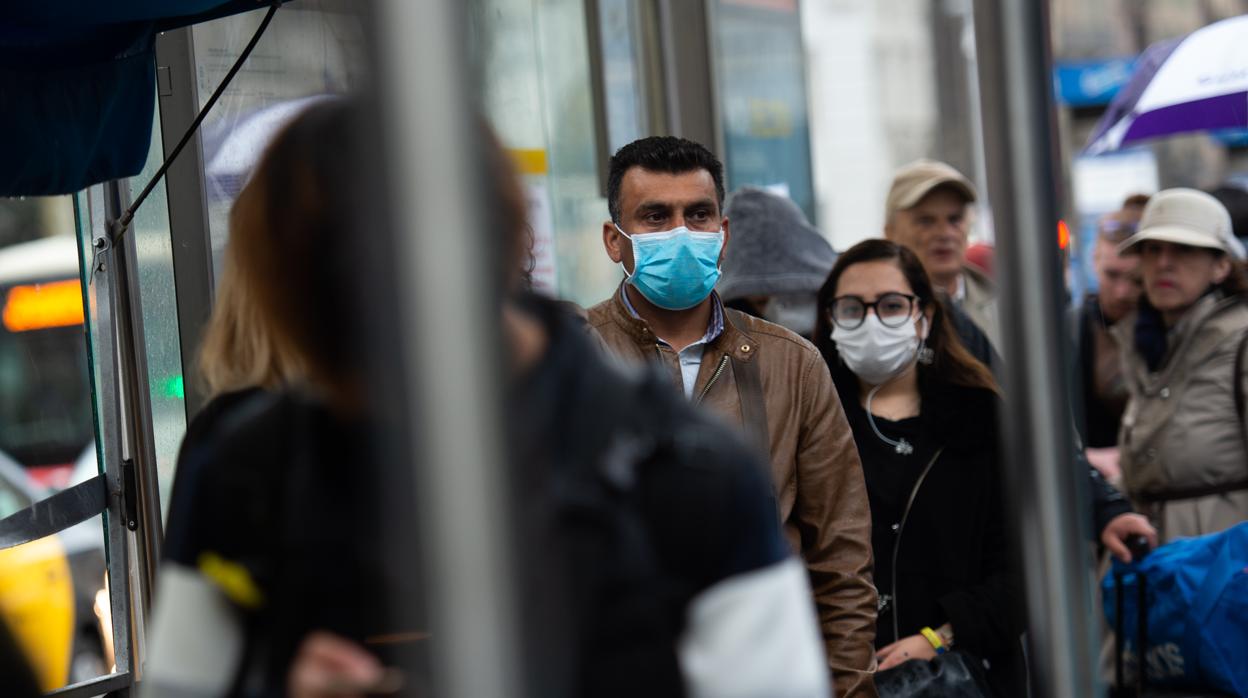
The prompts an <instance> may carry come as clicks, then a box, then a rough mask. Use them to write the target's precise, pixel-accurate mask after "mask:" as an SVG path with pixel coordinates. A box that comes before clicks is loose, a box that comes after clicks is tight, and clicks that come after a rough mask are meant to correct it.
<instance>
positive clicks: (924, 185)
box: [884, 160, 979, 218]
mask: <svg viewBox="0 0 1248 698" xmlns="http://www.w3.org/2000/svg"><path fill="white" fill-rule="evenodd" d="M940 186H949V187H953V188H954V189H955V190H957V191H958V193H960V194H962V195H963V196H965V197H966V200H967V202H968V203H970V202H973V201H975V200H976V199H978V198H979V196H978V195H977V194H976V193H975V185H974V184H971V180H969V179H967V178H966V177H964V176H963V175H962V173H961V172H958V171H957V170H955V169H953V168H952V167H950V166H949V165H947V164H945V163H943V162H939V161H937V160H915V161H914V162H912V163H910V164H908V165H903V166H901V167H900V168H898V170H897V172H896V173H894V174H893V186H891V187H889V189H888V198H887V199H885V200H884V217H885V218H889V217H891V216H892V215H893V214H894V213H896V212H898V211H904V210H906V209H908V208H912V207H913V206H914V205H915V204H917V203H919V202H920V201H922V200H923V197H925V196H927V195H928V193H930V192H931V191H932V190H933V189H935V188H936V187H940Z"/></svg>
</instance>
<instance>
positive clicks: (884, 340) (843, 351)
mask: <svg viewBox="0 0 1248 698" xmlns="http://www.w3.org/2000/svg"><path fill="white" fill-rule="evenodd" d="M923 324H924V327H925V329H924V334H927V331H926V325H927V321H926V318H924V323H923ZM832 341H834V342H836V351H837V353H839V354H840V355H841V360H842V361H844V362H845V365H846V366H848V367H849V370H851V371H853V372H854V375H856V376H858V377H859V378H860V379H862V381H863V382H864V383H866V384H868V385H880V384H882V383H885V382H887V381H888V380H889V379H890V378H893V377H895V376H897V374H899V373H901V372H902V371H903V370H905V369H906V367H907V366H909V365H910V364H912V363H914V361H915V360H916V359H917V358H918V355H919V346H920V344H921V343H922V339H921V338H920V337H919V333H918V331H917V330H916V329H915V326H914V323H913V322H906V323H905V324H904V325H902V326H901V327H885V326H884V323H882V322H880V318H878V317H876V315H875V313H871V314H870V315H867V317H866V320H865V321H864V322H863V323H862V324H861V325H859V326H858V327H856V328H855V329H852V330H845V329H841V328H840V327H839V326H836V327H834V328H833V329H832Z"/></svg>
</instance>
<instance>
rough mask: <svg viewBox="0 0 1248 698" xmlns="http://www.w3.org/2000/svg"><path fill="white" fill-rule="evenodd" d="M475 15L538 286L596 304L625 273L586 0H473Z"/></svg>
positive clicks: (494, 116)
mask: <svg viewBox="0 0 1248 698" xmlns="http://www.w3.org/2000/svg"><path fill="white" fill-rule="evenodd" d="M470 17H471V30H472V45H471V46H470V55H472V56H473V58H474V60H476V61H477V62H478V66H477V68H478V71H479V74H480V75H481V76H482V91H481V94H480V99H481V102H482V104H483V108H484V110H485V115H486V118H487V119H488V120H489V122H490V124H491V125H492V126H493V127H494V129H495V131H496V132H497V133H498V134H499V137H500V139H501V140H502V142H503V144H504V145H505V146H507V147H508V148H511V149H513V152H515V154H516V156H517V161H518V163H519V164H520V169H521V171H522V172H523V174H524V180H525V186H526V188H527V190H528V194H529V202H530V214H529V217H530V220H529V223H530V225H531V226H532V227H533V231H534V236H535V238H536V241H537V246H536V249H535V253H536V256H537V260H536V261H537V273H535V275H534V276H535V279H534V283H535V286H536V287H538V289H539V290H546V291H552V290H553V291H555V292H557V294H558V295H559V296H561V297H563V298H566V299H568V300H571V301H573V302H575V303H578V304H580V305H582V306H589V305H593V304H595V303H597V302H599V301H601V300H603V299H604V298H607V297H608V296H609V295H610V294H611V292H612V290H613V289H614V288H615V286H616V284H618V283H619V281H620V276H621V274H620V271H619V269H618V268H616V267H615V266H614V265H613V264H611V262H610V260H609V259H607V256H606V253H605V252H604V251H603V249H602V235H601V230H602V222H603V221H604V220H606V219H607V202H606V200H605V199H604V198H603V197H602V196H601V195H600V192H599V184H598V168H600V167H605V166H606V164H605V163H599V162H598V157H597V149H596V145H595V135H594V134H595V131H594V112H593V102H592V99H591V91H590V74H589V61H588V60H587V57H588V55H589V54H588V51H589V45H588V37H587V34H586V31H585V12H584V3H583V2H581V0H542V1H541V2H532V1H531V0H473V5H472V8H471V10H470ZM552 134H558V137H552Z"/></svg>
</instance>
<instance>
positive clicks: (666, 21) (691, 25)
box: [657, 0, 724, 156]
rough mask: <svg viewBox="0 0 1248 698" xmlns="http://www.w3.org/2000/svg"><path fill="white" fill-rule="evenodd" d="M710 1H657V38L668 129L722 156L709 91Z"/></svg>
mask: <svg viewBox="0 0 1248 698" xmlns="http://www.w3.org/2000/svg"><path fill="white" fill-rule="evenodd" d="M709 2H710V0H658V6H657V10H658V12H657V15H658V20H659V42H660V46H661V47H662V55H663V86H664V95H665V96H666V99H665V102H664V106H665V108H666V112H667V113H666V115H665V116H666V123H667V130H668V132H669V133H671V134H672V135H675V136H681V137H683V138H688V139H689V140H692V141H697V142H698V143H701V144H703V145H705V146H706V147H708V148H710V149H712V150H713V151H715V152H716V153H718V154H720V155H721V156H722V155H723V150H724V148H723V135H722V134H723V129H722V128H721V127H720V123H719V95H718V94H717V93H716V90H715V81H714V75H715V57H714V53H713V52H714V50H715V46H714V39H713V37H712V36H711V15H710V10H709V7H708V4H709Z"/></svg>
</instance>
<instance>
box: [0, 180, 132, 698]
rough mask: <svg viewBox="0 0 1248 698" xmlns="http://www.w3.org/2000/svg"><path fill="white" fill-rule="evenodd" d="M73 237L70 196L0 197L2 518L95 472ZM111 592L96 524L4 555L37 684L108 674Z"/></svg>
mask: <svg viewBox="0 0 1248 698" xmlns="http://www.w3.org/2000/svg"><path fill="white" fill-rule="evenodd" d="M73 233H74V212H73V204H72V200H71V199H70V198H69V197H55V198H36V199H25V200H20V201H16V200H0V518H2V517H4V516H8V515H10V514H13V513H15V512H16V511H19V510H21V509H23V508H25V507H27V506H29V505H30V504H31V503H33V502H35V501H39V500H42V499H44V498H46V497H48V496H50V495H52V494H53V493H55V492H56V491H58V490H60V489H61V488H64V487H67V486H70V485H73V484H77V483H79V482H82V481H84V480H86V479H88V478H90V477H93V476H94V475H95V474H97V473H98V469H97V467H96V461H95V427H94V421H93V419H92V402H91V400H92V393H91V384H90V383H89V380H88V375H89V373H88V371H89V369H88V352H87V343H86V341H85V338H84V325H83V318H84V312H83V295H82V286H81V283H80V270H79V264H78V248H77V241H76V239H75V236H74V234H73ZM103 588H104V536H103V524H102V521H101V518H100V517H94V518H92V519H90V520H88V521H86V522H83V523H81V524H78V525H77V526H74V527H72V528H69V529H67V530H65V531H61V532H60V533H58V534H56V535H52V536H48V537H46V538H43V539H40V540H37V541H33V542H31V543H28V544H26V545H22V546H18V547H15V548H10V549H8V550H0V618H3V620H4V622H5V624H6V625H7V626H8V627H9V629H10V630H11V631H12V633H13V634H14V636H15V637H16V639H17V641H18V643H19V645H20V646H21V647H22V650H23V652H24V654H25V655H26V658H27V659H28V661H29V662H30V664H31V665H32V666H33V668H34V670H35V674H36V678H37V680H38V681H39V685H40V687H41V688H43V689H45V690H51V689H54V688H59V687H60V686H64V685H66V684H67V683H72V682H76V681H82V680H85V679H90V678H94V677H96V676H100V675H102V674H104V673H105V672H106V669H107V660H106V658H105V656H106V655H105V651H104V646H105V645H104V643H103V638H104V637H105V636H107V635H110V634H111V630H109V631H106V632H103V633H102V632H101V628H102V627H103V628H108V626H107V625H102V624H101V623H100V621H99V619H98V617H97V615H96V613H95V607H96V602H97V596H98V595H100V594H101V593H102V592H103ZM104 605H105V606H107V596H106V595H105V596H104Z"/></svg>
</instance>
